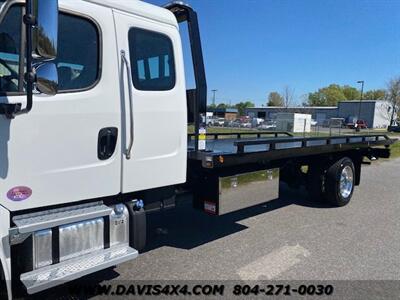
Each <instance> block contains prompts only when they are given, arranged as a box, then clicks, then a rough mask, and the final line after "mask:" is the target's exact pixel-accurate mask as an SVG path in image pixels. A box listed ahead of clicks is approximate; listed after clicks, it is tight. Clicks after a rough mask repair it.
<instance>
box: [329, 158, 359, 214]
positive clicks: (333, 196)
mask: <svg viewBox="0 0 400 300" xmlns="http://www.w3.org/2000/svg"><path fill="white" fill-rule="evenodd" d="M345 168H350V169H351V171H352V177H351V178H349V180H350V181H351V180H352V184H351V188H348V191H346V193H344V194H345V195H344V194H343V193H342V192H341V189H340V184H341V183H340V179H341V174H342V172H343V170H344V169H345ZM354 185H355V169H354V164H353V161H352V160H351V159H350V158H348V157H344V158H341V159H339V160H338V161H336V162H335V163H334V164H333V165H331V166H330V167H329V168H328V170H327V172H326V182H325V190H326V200H327V201H328V202H329V203H330V204H331V205H334V206H345V205H347V204H348V203H349V202H350V200H351V197H352V196H353V192H354Z"/></svg>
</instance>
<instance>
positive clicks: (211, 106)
mask: <svg viewBox="0 0 400 300" xmlns="http://www.w3.org/2000/svg"><path fill="white" fill-rule="evenodd" d="M216 108H217V105H215V103H211V104H209V105H207V109H208V110H214V109H216Z"/></svg>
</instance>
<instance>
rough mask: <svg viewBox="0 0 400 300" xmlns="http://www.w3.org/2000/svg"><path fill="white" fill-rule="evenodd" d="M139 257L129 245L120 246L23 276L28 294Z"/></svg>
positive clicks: (22, 279)
mask: <svg viewBox="0 0 400 300" xmlns="http://www.w3.org/2000/svg"><path fill="white" fill-rule="evenodd" d="M137 256H138V251H137V250H136V249H133V248H131V247H129V246H128V245H119V246H115V247H113V248H110V249H103V250H100V251H96V252H94V253H91V254H88V255H84V256H81V257H77V258H73V259H70V260H68V261H65V262H62V263H59V264H57V265H52V266H48V267H44V268H41V269H38V270H35V271H32V272H28V273H25V274H22V275H21V278H20V279H21V281H22V283H23V284H24V285H25V287H26V289H27V291H28V294H35V293H37V292H40V291H43V290H46V289H48V288H52V287H55V286H57V285H60V284H64V283H67V282H68V281H72V280H75V279H78V278H80V277H82V276H86V275H89V274H91V273H94V272H97V271H100V270H103V269H107V268H109V267H112V266H115V265H118V264H120V263H123V262H126V261H128V260H131V259H134V258H136V257H137Z"/></svg>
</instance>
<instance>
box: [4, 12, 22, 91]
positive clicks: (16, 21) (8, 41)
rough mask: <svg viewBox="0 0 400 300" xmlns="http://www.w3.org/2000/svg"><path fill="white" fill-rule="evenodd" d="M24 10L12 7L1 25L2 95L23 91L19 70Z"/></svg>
mask: <svg viewBox="0 0 400 300" xmlns="http://www.w3.org/2000/svg"><path fill="white" fill-rule="evenodd" d="M21 20H22V8H21V6H16V5H14V6H12V7H11V8H10V9H9V10H8V12H7V14H6V15H5V16H4V18H3V20H2V22H1V24H0V93H1V94H4V93H10V92H18V91H22V83H23V82H22V79H21V76H20V70H19V61H20V53H21V28H22V21H21Z"/></svg>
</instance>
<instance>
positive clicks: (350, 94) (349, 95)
mask: <svg viewBox="0 0 400 300" xmlns="http://www.w3.org/2000/svg"><path fill="white" fill-rule="evenodd" d="M341 89H342V91H343V95H344V96H345V97H346V100H360V98H361V93H360V91H359V90H358V89H356V88H355V87H352V86H349V85H345V86H343V87H341ZM363 98H364V97H363Z"/></svg>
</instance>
